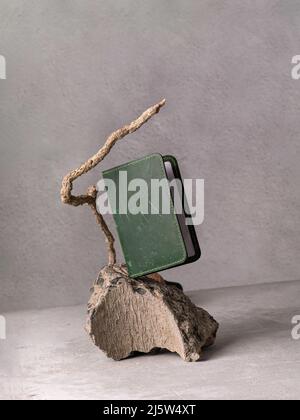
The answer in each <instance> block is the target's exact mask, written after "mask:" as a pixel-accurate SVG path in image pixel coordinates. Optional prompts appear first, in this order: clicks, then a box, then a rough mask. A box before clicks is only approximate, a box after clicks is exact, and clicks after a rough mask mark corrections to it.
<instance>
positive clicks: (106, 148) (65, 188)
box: [60, 99, 166, 265]
mask: <svg viewBox="0 0 300 420" xmlns="http://www.w3.org/2000/svg"><path fill="white" fill-rule="evenodd" d="M165 102H166V100H165V99H163V100H161V101H160V102H159V103H157V104H156V105H153V106H151V107H150V108H148V109H147V110H146V111H145V112H143V113H142V114H141V115H140V116H139V117H138V118H137V119H136V120H134V121H132V122H131V123H130V124H127V125H125V126H124V127H122V128H119V129H118V130H116V131H114V132H113V133H112V134H111V135H110V136H109V137H108V138H107V139H106V142H105V143H104V145H103V146H102V147H101V149H99V150H98V152H97V153H96V154H95V155H94V156H92V157H91V158H89V159H88V160H87V161H86V162H84V163H83V164H82V165H81V166H79V168H77V169H74V170H72V171H71V172H69V173H68V174H67V175H66V176H65V177H64V179H63V181H62V187H61V191H60V197H61V201H62V202H63V203H66V204H70V205H72V206H81V205H83V204H88V205H89V206H90V207H91V209H92V210H93V213H94V214H95V216H96V220H97V223H98V224H99V226H100V228H101V230H102V232H103V233H104V235H105V242H106V245H107V251H108V264H109V265H114V264H115V263H116V251H115V248H114V237H113V235H112V233H111V231H110V230H109V228H108V226H107V224H106V222H105V220H104V218H103V216H102V214H100V213H99V212H98V211H97V207H96V194H97V191H96V187H95V186H91V187H89V188H88V189H87V192H86V194H83V195H77V196H75V195H73V194H72V189H73V182H74V181H75V180H76V179H77V178H78V177H80V176H81V175H83V174H86V173H87V172H89V171H90V170H91V169H93V168H95V166H97V165H98V163H100V162H101V161H102V160H103V159H104V158H105V156H106V155H108V153H109V152H110V150H111V149H112V147H113V146H114V145H115V143H116V142H117V141H118V140H120V139H122V138H123V137H125V136H126V135H127V134H130V133H133V132H135V131H136V130H138V129H139V128H140V127H141V126H142V125H143V124H145V122H147V121H148V120H149V119H150V118H151V117H153V115H155V114H157V113H158V112H159V110H160V108H161V107H162V106H164V104H165Z"/></svg>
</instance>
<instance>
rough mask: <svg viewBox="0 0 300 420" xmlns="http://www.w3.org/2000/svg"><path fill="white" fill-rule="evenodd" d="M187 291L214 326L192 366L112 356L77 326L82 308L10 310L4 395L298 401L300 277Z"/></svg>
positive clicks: (2, 357) (1, 359)
mask: <svg viewBox="0 0 300 420" xmlns="http://www.w3.org/2000/svg"><path fill="white" fill-rule="evenodd" d="M189 295H190V296H191V298H192V299H193V301H194V302H195V303H196V304H198V305H199V306H203V307H204V308H206V309H207V310H208V311H209V312H210V313H211V314H212V315H213V316H215V318H216V319H217V320H218V321H219V322H220V331H219V334H218V339H217V342H216V345H215V346H214V347H212V348H210V349H209V350H207V351H206V352H205V356H204V359H203V361H201V362H198V363H186V362H183V361H182V360H181V359H180V358H179V357H178V356H177V355H176V354H170V353H164V354H159V355H155V356H147V355H146V356H139V357H136V358H131V359H127V360H124V361H121V362H114V361H112V360H109V359H107V358H106V357H105V356H104V355H103V354H102V353H101V352H100V351H99V350H98V349H97V348H96V347H95V346H94V345H93V344H92V342H91V341H90V339H89V338H88V336H87V335H86V333H85V331H84V329H83V325H84V321H85V307H84V306H77V307H67V308H56V309H49V310H42V311H28V312H19V313H9V314H7V315H6V320H7V339H6V340H1V341H0V399H219V398H221V399H271V398H276V399H299V397H300V340H293V339H292V336H291V330H292V324H291V319H292V317H293V316H294V315H297V314H298V315H299V314H300V282H299V281H298V282H289V283H273V284H266V285H265V284H264V285H259V286H257V285H256V286H247V287H234V288H226V289H215V290H209V291H198V292H194V293H190V294H189Z"/></svg>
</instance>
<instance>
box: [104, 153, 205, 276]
mask: <svg viewBox="0 0 300 420" xmlns="http://www.w3.org/2000/svg"><path fill="white" fill-rule="evenodd" d="M103 178H104V182H105V185H106V189H107V194H108V199H109V202H110V206H111V208H112V211H113V217H114V221H115V224H116V228H117V232H118V236H119V240H120V243H121V247H122V250H123V254H124V258H125V262H126V265H127V268H128V273H129V276H131V277H141V276H145V275H147V274H150V273H153V272H158V271H162V270H165V269H168V268H171V267H175V266H178V265H182V264H187V263H190V262H193V261H196V260H197V259H198V258H200V254H201V253H200V248H199V244H198V240H197V236H196V233H195V229H194V226H193V225H192V224H188V225H187V224H186V217H188V216H189V214H188V212H186V211H184V212H181V213H180V214H177V213H178V212H177V211H175V207H174V206H175V204H176V203H178V201H175V194H174V191H175V189H174V188H170V182H171V181H174V180H175V179H176V180H177V181H176V182H179V184H180V186H181V187H182V190H183V183H182V180H181V176H180V171H179V168H178V163H177V161H176V159H175V158H174V157H173V156H161V155H160V154H152V155H149V156H146V157H144V158H141V159H138V160H134V161H132V162H129V163H126V164H123V165H120V166H117V167H115V168H112V169H109V170H107V171H104V172H103ZM109 181H113V183H114V185H115V187H116V188H115V189H114V188H111V183H110V182H109ZM158 184H159V185H160V186H161V188H158V187H157V185H158ZM177 197H178V196H177ZM181 197H182V200H183V201H184V192H183V194H182V196H181ZM183 201H182V202H183ZM182 207H184V206H182Z"/></svg>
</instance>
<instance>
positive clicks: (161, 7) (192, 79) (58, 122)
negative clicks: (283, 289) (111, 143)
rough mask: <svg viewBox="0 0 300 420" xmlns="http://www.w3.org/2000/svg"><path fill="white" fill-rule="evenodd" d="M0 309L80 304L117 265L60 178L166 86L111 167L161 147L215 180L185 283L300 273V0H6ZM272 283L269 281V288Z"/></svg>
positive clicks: (194, 285) (0, 23) (190, 171)
mask: <svg viewBox="0 0 300 420" xmlns="http://www.w3.org/2000/svg"><path fill="white" fill-rule="evenodd" d="M0 9H1V13H0V54H2V55H4V56H5V57H6V61H7V80H0V123H1V131H0V135H1V154H0V163H1V194H2V199H1V280H0V281H1V283H0V286H1V296H0V312H4V311H7V310H15V309H23V308H36V307H46V306H58V305H70V304H77V303H82V302H85V301H86V299H87V297H88V295H89V287H90V285H91V283H92V282H93V280H94V278H95V276H96V274H97V272H98V270H99V268H100V267H101V266H102V265H103V264H104V263H105V262H106V253H105V247H104V245H103V241H102V236H101V233H100V232H99V229H98V227H97V225H96V223H95V220H94V218H93V216H92V214H91V212H90V210H89V209H88V208H73V207H70V206H66V205H62V204H61V203H60V199H59V190H60V183H61V179H62V177H63V175H64V174H65V173H66V172H67V171H69V170H70V169H72V168H75V167H76V166H78V165H79V164H80V163H81V162H82V161H84V160H85V159H86V158H88V157H89V156H90V155H91V154H92V153H94V152H96V151H97V149H98V148H99V146H101V145H102V143H103V142H104V140H105V138H106V136H107V135H108V134H110V132H111V131H113V130H114V129H116V128H118V127H120V126H122V125H123V124H124V123H127V122H129V121H131V120H132V119H134V118H135V117H136V116H137V115H139V113H140V112H142V111H143V110H144V109H145V108H147V107H148V106H150V105H151V104H153V103H155V102H157V101H158V100H159V99H161V98H162V97H166V98H167V101H168V103H167V106H166V107H165V108H164V109H163V110H162V111H161V113H160V114H159V115H158V116H156V117H155V118H154V119H153V120H151V121H150V123H148V124H147V125H146V126H144V127H143V128H142V129H141V130H140V131H138V132H137V133H135V134H133V135H131V136H130V137H127V138H126V139H125V140H124V141H122V142H120V143H118V144H117V146H116V147H115V148H114V150H113V152H112V154H111V155H110V156H109V157H108V158H107V159H106V160H105V161H104V163H103V165H102V166H100V167H99V168H97V169H96V170H94V171H93V172H92V173H91V174H89V175H88V176H86V177H85V178H84V179H83V180H82V181H79V182H78V187H77V186H76V191H77V192H79V191H83V189H84V188H85V187H86V186H87V185H89V184H90V183H92V182H95V181H97V180H98V178H99V176H100V173H101V170H102V169H107V168H109V167H111V166H113V165H116V164H120V163H123V162H126V161H129V160H131V159H134V158H139V157H141V156H144V155H147V154H149V153H153V152H160V153H170V154H174V155H175V156H176V157H177V158H178V160H179V162H180V166H181V170H182V174H183V176H185V177H190V178H192V177H199V178H204V179H205V222H204V224H203V225H202V226H200V227H198V228H197V232H198V235H199V240H200V244H201V248H202V252H203V255H202V259H201V260H200V261H199V262H197V263H195V264H191V265H189V266H185V267H183V268H178V269H173V270H169V271H167V272H165V275H166V277H167V278H168V279H171V280H180V281H182V283H183V284H184V286H185V288H186V289H199V288H212V287H220V286H230V285H241V284H250V283H258V282H274V281H286V280H295V279H299V278H300V275H299V271H300V258H299V254H300V239H299V237H300V220H299V209H300V195H299V184H300V169H299V157H300V153H299V152H300V150H299V129H300V80H299V81H296V80H292V78H291V68H292V65H291V59H292V57H293V56H294V55H296V54H300V2H299V1H298V0H282V1H277V0H276V1H275V0H274V1H272V0H259V1H258V0H256V1H254V0H247V1H245V0H243V1H242V0H239V1H237V0H231V1H221V0H215V1H213V0H209V1H208V0H205V1H204V0H202V1H199V0H182V1H179V0H155V1H153V0H151V1H143V2H142V1H137V0H136V1H135V0H118V1H116V0H114V1H112V0H111V1H109V0H106V1H79V0H77V1H74V0H72V1H71V0H64V1H63V0H43V1H30V2H24V1H21V0H0ZM270 287H272V286H270Z"/></svg>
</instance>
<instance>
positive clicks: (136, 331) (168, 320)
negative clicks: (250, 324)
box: [87, 266, 218, 361]
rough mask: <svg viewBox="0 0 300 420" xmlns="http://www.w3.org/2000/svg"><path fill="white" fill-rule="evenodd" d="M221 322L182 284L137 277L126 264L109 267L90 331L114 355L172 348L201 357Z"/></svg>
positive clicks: (93, 304) (94, 302)
mask: <svg viewBox="0 0 300 420" xmlns="http://www.w3.org/2000/svg"><path fill="white" fill-rule="evenodd" d="M217 329H218V323H217V322H216V321H215V320H214V319H213V318H212V317H211V316H210V315H209V314H208V313H207V312H206V311H205V310H204V309H201V308H198V307H197V306H195V305H194V304H193V303H192V302H191V300H190V299H189V298H188V297H187V296H185V295H184V293H183V292H182V291H181V290H180V289H179V288H178V287H176V286H172V285H170V284H167V283H163V282H157V281H154V280H152V279H150V278H148V277H143V278H139V279H132V278H129V277H128V276H127V272H126V271H125V268H124V266H121V267H120V266H117V267H114V268H111V267H108V266H106V267H104V268H103V269H102V270H101V272H100V274H99V277H98V279H97V281H96V283H95V285H94V287H93V293H92V296H91V298H90V301H89V305H88V321H87V331H88V332H89V334H90V336H91V337H92V339H93V341H94V343H95V345H96V346H98V347H99V348H100V349H101V350H103V351H104V352H105V353H106V354H107V356H108V357H111V358H113V359H115V360H120V359H124V358H126V357H128V356H130V355H132V354H133V353H135V352H142V353H149V352H151V351H153V350H155V349H167V350H169V351H171V352H176V353H178V354H179V355H180V356H181V357H182V358H183V359H184V360H186V361H197V360H199V358H200V357H201V353H202V349H203V348H204V347H207V346H209V345H211V344H213V343H214V340H215V337H216V332H217Z"/></svg>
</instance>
